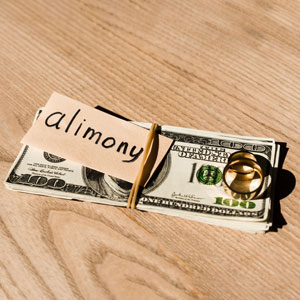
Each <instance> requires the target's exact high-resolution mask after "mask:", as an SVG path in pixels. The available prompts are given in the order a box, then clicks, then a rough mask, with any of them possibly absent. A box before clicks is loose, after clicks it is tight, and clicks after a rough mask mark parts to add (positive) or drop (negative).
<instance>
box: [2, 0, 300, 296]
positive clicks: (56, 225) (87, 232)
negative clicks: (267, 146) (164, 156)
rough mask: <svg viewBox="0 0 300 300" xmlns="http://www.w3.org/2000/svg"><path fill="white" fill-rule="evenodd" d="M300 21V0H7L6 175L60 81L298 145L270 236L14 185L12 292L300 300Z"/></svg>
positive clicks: (113, 102) (7, 249)
mask: <svg viewBox="0 0 300 300" xmlns="http://www.w3.org/2000/svg"><path fill="white" fill-rule="evenodd" d="M299 20H300V2H299V1H267V0H264V1H261V0H258V1H246V0H243V1H241V0H236V1H191V2H189V1H149V2H148V1H145V2H142V1H137V0H130V1H108V0H107V1H96V0H80V1H67V0H62V1H58V0H53V1H42V0H40V1H33V0H30V1H29V0H28V1H25V0H24V1H19V0H14V1H1V2H0V37H1V44H0V64H1V72H0V86H1V88H0V103H1V118H0V120H1V136H0V157H1V168H0V169H1V181H3V180H4V178H5V176H6V174H7V172H8V169H9V167H10V166H11V164H12V162H13V161H14V159H15V157H16V155H17V154H18V152H19V150H20V147H21V145H20V140H21V138H22V136H23V135H24V134H25V132H26V131H27V130H28V129H29V127H30V125H31V122H32V119H33V116H34V114H35V112H36V110H37V109H38V108H39V107H41V106H43V105H44V104H45V103H46V102H47V100H48V98H49V96H50V95H51V93H52V92H53V91H57V92H59V93H62V94H65V95H67V96H70V97H73V98H75V99H79V100H81V101H83V102H85V103H87V104H89V105H93V106H95V105H97V104H100V105H102V106H104V107H106V108H108V109H110V110H113V111H115V112H117V113H119V114H122V115H124V116H127V117H128V118H130V119H134V120H138V121H149V122H158V123H160V124H170V125H175V126H184V127H192V128H198V129H204V130H211V131H218V132H225V133H232V134H239V135H248V136H249V135H250V136H266V137H272V138H275V139H276V140H277V141H280V142H284V143H287V147H288V148H289V151H288V153H287V156H286V159H285V162H284V165H283V169H284V170H283V171H282V173H281V176H279V179H280V185H279V186H280V187H281V188H280V189H277V198H278V199H280V198H282V199H281V200H280V204H281V213H282V216H283V218H284V219H280V215H279V214H278V215H277V216H276V223H277V225H276V227H277V228H278V227H279V228H278V230H277V232H276V231H274V232H269V233H267V234H266V235H252V234H246V233H242V232H239V231H235V230H230V229H224V228H219V227H214V226H210V225H205V224H201V223H197V222H192V221H186V220H183V219H180V218H176V217H168V216H164V215H159V214H155V213H145V212H140V211H133V212H132V211H130V210H127V209H123V208H116V207H109V206H105V205H97V204H90V203H82V202H75V201H67V200H62V199H56V198H49V197H41V196H35V195H29V194H21V193H16V192H11V191H8V190H7V189H5V188H4V185H3V184H2V183H1V192H0V193H1V196H0V205H1V208H0V299H30V300H32V299H38V300H40V299H64V300H65V299H122V300H123V299H202V298H204V299H205V298H206V299H272V300H274V299H280V300H282V299H284V300H286V299H300V298H299V297H300V292H299V284H300V249H299V248H300V230H299V226H300V215H299V214H300V192H299V188H294V189H293V185H294V183H295V180H296V181H297V180H298V181H299V180H300V176H299V174H300V173H299V163H300V161H299V155H300V151H299V146H300V145H299V130H300V126H299V115H300V104H299V95H300V88H299V80H300V35H299V25H300V21H299ZM286 187H288V188H287V190H286ZM284 220H285V221H284ZM285 223H287V224H286V225H284V224H285ZM282 225H284V226H282ZM276 227H275V229H276ZM280 227H282V228H280Z"/></svg>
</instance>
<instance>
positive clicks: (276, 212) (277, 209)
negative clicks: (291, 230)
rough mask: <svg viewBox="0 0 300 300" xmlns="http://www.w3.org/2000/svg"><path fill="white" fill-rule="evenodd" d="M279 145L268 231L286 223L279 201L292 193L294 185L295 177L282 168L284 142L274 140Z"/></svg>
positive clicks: (276, 229)
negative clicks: (270, 221) (271, 222)
mask: <svg viewBox="0 0 300 300" xmlns="http://www.w3.org/2000/svg"><path fill="white" fill-rule="evenodd" d="M276 144H278V145H280V156H279V163H278V169H277V170H276V171H277V178H276V184H275V190H274V199H273V224H272V226H271V227H270V229H269V231H273V232H277V231H278V228H282V227H283V226H285V225H287V222H286V220H285V218H284V217H283V215H282V213H281V201H282V200H283V199H284V198H285V197H287V196H288V195H289V194H291V193H292V191H293V190H294V188H295V186H296V178H295V176H294V174H293V173H291V172H290V171H289V170H286V169H283V163H284V161H285V158H286V155H287V153H288V150H289V149H288V148H287V144H286V143H280V142H276Z"/></svg>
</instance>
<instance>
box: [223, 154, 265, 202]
mask: <svg viewBox="0 0 300 300" xmlns="http://www.w3.org/2000/svg"><path fill="white" fill-rule="evenodd" d="M263 179H264V176H263V172H262V169H261V167H260V165H259V164H258V162H257V160H256V158H255V156H254V155H253V154H252V153H250V152H245V151H239V152H235V153H233V154H232V155H231V156H230V157H229V158H228V163H227V165H226V166H225V168H224V171H223V181H222V184H223V187H224V190H225V192H226V193H227V194H229V195H230V196H231V197H232V198H234V199H237V200H251V199H253V198H255V197H256V196H257V195H258V194H259V192H260V190H261V187H262V184H263Z"/></svg>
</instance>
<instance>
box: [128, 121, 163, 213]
mask: <svg viewBox="0 0 300 300" xmlns="http://www.w3.org/2000/svg"><path fill="white" fill-rule="evenodd" d="M157 127H158V124H155V123H153V124H152V126H151V128H150V131H149V134H148V139H147V143H146V147H145V151H144V155H143V159H142V162H141V165H140V168H139V171H138V173H137V176H136V178H135V181H134V183H133V185H132V187H131V191H130V194H129V197H128V201H127V208H132V209H135V206H136V198H137V195H138V191H139V187H140V184H141V180H142V178H143V174H144V170H145V163H146V160H147V157H148V154H149V151H150V148H151V145H152V142H153V140H154V137H155V134H156V130H157Z"/></svg>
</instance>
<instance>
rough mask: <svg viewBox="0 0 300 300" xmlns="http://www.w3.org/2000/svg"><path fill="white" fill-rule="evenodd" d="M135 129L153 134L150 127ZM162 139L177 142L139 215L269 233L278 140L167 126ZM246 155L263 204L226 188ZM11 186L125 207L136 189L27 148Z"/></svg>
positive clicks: (11, 175)
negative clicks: (255, 165) (232, 167)
mask: <svg viewBox="0 0 300 300" xmlns="http://www.w3.org/2000/svg"><path fill="white" fill-rule="evenodd" d="M135 124H137V125H139V126H142V127H145V128H150V125H149V124H145V123H135ZM160 134H162V135H164V136H167V137H169V138H172V139H174V141H175V142H174V144H173V146H172V148H171V150H170V151H169V153H168V154H167V156H166V158H165V159H164V161H163V163H162V165H161V166H160V168H159V169H158V170H157V171H156V172H155V174H154V175H153V176H152V178H151V179H150V181H149V182H148V184H147V185H146V186H145V188H143V189H142V190H141V193H140V195H139V200H138V204H137V209H140V210H144V211H151V212H156V213H161V214H166V215H171V216H177V217H181V218H185V219H189V220H194V221H199V222H203V223H207V224H212V225H217V226H224V227H229V228H233V229H238V230H242V231H247V232H251V233H257V232H259V233H263V232H265V231H267V230H268V229H269V227H270V226H271V225H272V208H273V207H272V189H273V188H274V183H275V174H274V170H276V167H277V164H278V157H279V150H280V149H279V146H278V145H276V144H275V142H274V140H273V139H266V138H254V137H243V136H235V135H229V134H222V133H214V132H207V131H201V130H195V129H187V128H179V127H172V126H161V132H160ZM241 150H246V151H250V152H251V153H253V154H254V155H255V157H256V158H257V161H258V162H259V163H260V166H261V167H262V169H263V173H264V181H263V187H262V192H261V193H260V194H261V196H259V199H254V200H250V201H249V200H235V199H232V198H230V196H229V195H228V194H226V193H225V191H224V188H223V186H222V172H223V169H224V167H225V165H226V163H227V161H228V157H229V156H230V155H231V154H232V153H234V152H236V151H241ZM87 155H88V153H87ZM5 185H6V187H7V188H9V189H11V190H14V191H20V192H26V193H32V194H40V195H47V196H52V197H59V198H65V199H73V200H82V201H89V202H96V203H101V204H108V205H117V206H124V207H125V206H126V204H127V199H128V195H129V193H130V189H131V186H132V185H131V184H130V183H128V182H125V181H123V180H120V179H118V178H115V177H111V176H108V175H106V174H103V173H100V172H98V171H95V170H93V169H90V168H86V167H84V166H81V165H80V164H78V163H76V162H73V161H68V160H66V159H64V158H61V157H58V156H56V155H53V154H50V153H47V152H44V151H42V150H39V149H35V148H33V147H29V146H26V145H25V146H23V148H22V149H21V151H20V153H19V155H18V157H17V158H16V160H15V162H14V164H13V165H12V167H11V169H10V171H9V174H8V176H7V178H6V180H5Z"/></svg>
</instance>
